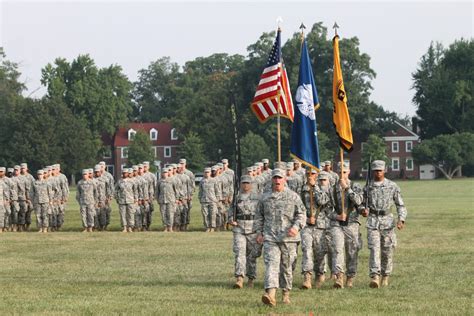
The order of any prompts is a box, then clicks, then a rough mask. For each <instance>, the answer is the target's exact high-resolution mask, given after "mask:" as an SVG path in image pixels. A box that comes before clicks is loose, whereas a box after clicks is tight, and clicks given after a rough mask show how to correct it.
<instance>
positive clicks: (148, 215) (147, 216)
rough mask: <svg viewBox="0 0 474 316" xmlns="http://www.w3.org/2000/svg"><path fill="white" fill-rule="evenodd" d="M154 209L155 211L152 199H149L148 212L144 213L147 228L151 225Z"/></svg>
mask: <svg viewBox="0 0 474 316" xmlns="http://www.w3.org/2000/svg"><path fill="white" fill-rule="evenodd" d="M154 211H155V205H154V204H153V200H150V205H149V211H148V213H146V214H145V221H146V225H147V226H146V227H147V228H150V226H151V222H152V219H153V212H154Z"/></svg>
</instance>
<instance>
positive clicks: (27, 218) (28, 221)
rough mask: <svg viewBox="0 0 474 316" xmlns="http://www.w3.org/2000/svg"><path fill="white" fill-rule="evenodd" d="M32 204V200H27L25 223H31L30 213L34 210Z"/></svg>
mask: <svg viewBox="0 0 474 316" xmlns="http://www.w3.org/2000/svg"><path fill="white" fill-rule="evenodd" d="M34 209H35V208H34V206H33V203H32V202H27V208H26V214H25V224H26V225H31V214H32V213H33V212H34Z"/></svg>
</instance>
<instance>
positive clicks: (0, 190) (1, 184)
mask: <svg viewBox="0 0 474 316" xmlns="http://www.w3.org/2000/svg"><path fill="white" fill-rule="evenodd" d="M5 171H6V169H5V167H0V194H1V196H0V204H1V206H0V233H3V232H4V231H6V227H5V223H8V220H7V218H6V217H7V215H8V211H7V206H8V207H9V205H10V187H9V185H8V183H7V182H6V181H5Z"/></svg>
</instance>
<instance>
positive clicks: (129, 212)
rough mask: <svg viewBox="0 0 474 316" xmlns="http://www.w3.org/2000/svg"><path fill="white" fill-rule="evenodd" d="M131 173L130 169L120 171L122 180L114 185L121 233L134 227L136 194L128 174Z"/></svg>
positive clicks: (136, 203) (130, 230)
mask: <svg viewBox="0 0 474 316" xmlns="http://www.w3.org/2000/svg"><path fill="white" fill-rule="evenodd" d="M130 173H133V169H132V168H123V169H122V179H120V180H118V181H117V183H116V184H115V199H116V200H117V204H118V207H119V214H120V223H121V225H122V233H126V232H129V233H131V232H132V231H133V228H134V227H135V211H136V207H137V205H138V194H137V192H136V189H135V188H134V186H135V185H134V183H133V181H132V180H131V179H130V178H129V174H130Z"/></svg>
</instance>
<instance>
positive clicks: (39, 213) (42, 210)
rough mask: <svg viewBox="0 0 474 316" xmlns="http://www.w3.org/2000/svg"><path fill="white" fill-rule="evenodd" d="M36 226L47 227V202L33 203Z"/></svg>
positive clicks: (48, 209)
mask: <svg viewBox="0 0 474 316" xmlns="http://www.w3.org/2000/svg"><path fill="white" fill-rule="evenodd" d="M35 214H36V226H37V227H38V228H42V227H49V216H50V215H51V208H50V205H49V203H40V204H36V205H35Z"/></svg>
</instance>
